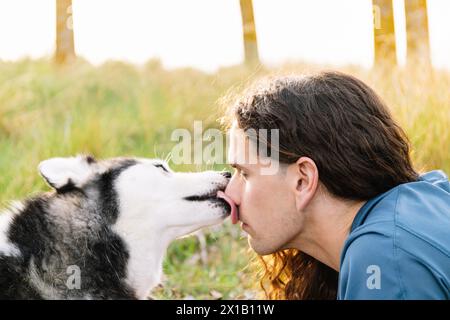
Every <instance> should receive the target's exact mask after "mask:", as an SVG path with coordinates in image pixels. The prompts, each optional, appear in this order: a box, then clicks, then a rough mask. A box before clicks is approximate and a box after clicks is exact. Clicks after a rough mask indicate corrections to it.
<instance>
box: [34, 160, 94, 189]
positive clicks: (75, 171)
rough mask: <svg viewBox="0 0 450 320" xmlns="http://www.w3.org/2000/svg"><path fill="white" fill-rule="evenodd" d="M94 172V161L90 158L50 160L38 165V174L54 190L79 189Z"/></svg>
mask: <svg viewBox="0 0 450 320" xmlns="http://www.w3.org/2000/svg"><path fill="white" fill-rule="evenodd" d="M95 171H96V170H95V159H94V158H93V157H90V156H78V157H70V158H51V159H48V160H45V161H42V162H41V163H40V164H39V172H40V174H41V175H42V177H43V178H44V179H45V180H46V181H47V183H48V184H49V185H50V186H51V187H53V188H54V189H56V190H63V189H66V188H70V187H75V188H81V187H82V186H83V185H84V184H85V183H86V182H87V181H89V179H90V178H91V177H92V175H93V174H94V173H95Z"/></svg>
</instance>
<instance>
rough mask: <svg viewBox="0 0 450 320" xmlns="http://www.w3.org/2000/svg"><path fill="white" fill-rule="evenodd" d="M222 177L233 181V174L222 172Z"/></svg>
mask: <svg viewBox="0 0 450 320" xmlns="http://www.w3.org/2000/svg"><path fill="white" fill-rule="evenodd" d="M222 175H223V176H224V177H225V178H227V179H231V172H228V171H224V172H222Z"/></svg>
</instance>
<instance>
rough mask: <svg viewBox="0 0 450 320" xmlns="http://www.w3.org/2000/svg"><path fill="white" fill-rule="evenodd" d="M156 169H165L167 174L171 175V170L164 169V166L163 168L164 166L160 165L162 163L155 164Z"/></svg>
mask: <svg viewBox="0 0 450 320" xmlns="http://www.w3.org/2000/svg"><path fill="white" fill-rule="evenodd" d="M155 167H156V168H161V169H163V170H164V171H165V172H167V173H169V170H167V169H166V167H164V166H163V165H162V164H160V163H158V164H155Z"/></svg>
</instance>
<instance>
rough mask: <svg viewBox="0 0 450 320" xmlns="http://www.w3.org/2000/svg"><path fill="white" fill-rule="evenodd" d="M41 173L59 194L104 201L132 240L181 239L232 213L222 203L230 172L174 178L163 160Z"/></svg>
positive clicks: (62, 166)
mask: <svg viewBox="0 0 450 320" xmlns="http://www.w3.org/2000/svg"><path fill="white" fill-rule="evenodd" d="M39 171H40V173H41V175H42V176H43V177H44V178H45V180H46V181H47V183H48V184H49V185H50V186H52V187H53V188H54V189H55V190H56V192H57V193H59V194H61V195H63V194H67V193H70V192H80V191H81V192H82V194H83V195H84V196H85V197H87V198H89V200H90V201H91V202H92V201H98V202H99V208H100V210H104V211H105V214H107V215H110V216H111V217H112V218H113V219H114V224H117V227H118V229H120V230H121V231H123V232H127V233H130V234H135V235H139V234H141V235H144V234H145V233H147V234H148V232H151V231H157V232H160V233H161V234H164V235H168V236H171V237H172V238H177V237H180V236H184V235H187V234H189V233H192V232H193V231H195V230H197V229H199V228H202V227H205V226H210V225H214V224H217V223H219V222H221V221H222V220H223V219H224V218H226V217H227V216H228V215H229V211H230V207H229V205H228V204H227V202H225V201H224V200H222V199H220V198H218V197H217V193H218V191H223V190H224V189H225V187H226V185H227V184H228V181H229V179H230V176H231V175H230V174H229V173H228V172H215V171H204V172H196V173H194V172H192V173H191V172H189V173H186V172H174V171H172V170H171V169H170V168H169V166H168V165H167V163H165V162H164V161H162V160H157V159H142V158H113V159H107V160H102V161H97V160H95V159H94V158H92V157H89V156H78V157H70V158H52V159H49V160H45V161H43V162H41V163H40V165H39Z"/></svg>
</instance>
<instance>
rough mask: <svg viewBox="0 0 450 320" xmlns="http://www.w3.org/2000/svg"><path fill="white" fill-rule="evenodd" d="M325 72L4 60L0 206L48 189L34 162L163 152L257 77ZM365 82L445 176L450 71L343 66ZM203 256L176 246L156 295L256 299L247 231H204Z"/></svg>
mask: <svg viewBox="0 0 450 320" xmlns="http://www.w3.org/2000/svg"><path fill="white" fill-rule="evenodd" d="M321 68H323V67H322V66H309V65H308V66H307V65H304V64H295V65H284V66H282V67H280V68H277V69H270V70H269V69H263V68H261V69H260V70H258V71H254V70H250V69H246V68H244V67H233V68H227V69H222V70H219V71H218V72H217V73H214V74H205V73H202V72H199V71H196V70H192V69H179V70H173V71H167V70H164V69H163V68H162V67H161V65H160V64H159V63H158V61H149V62H148V63H147V64H146V65H145V66H142V67H139V68H138V67H135V66H132V65H128V64H124V63H120V62H109V63H106V64H104V65H102V66H100V67H93V66H91V65H90V64H88V63H86V62H84V61H81V60H80V61H77V62H76V64H75V65H73V66H70V67H65V68H56V67H55V66H53V65H52V64H51V62H50V61H48V60H46V59H42V60H34V61H32V60H21V61H18V62H14V63H7V62H0V207H5V206H7V204H8V201H9V200H13V199H20V198H24V197H26V196H28V195H30V194H33V193H36V192H39V191H43V190H48V187H47V186H46V185H45V184H44V182H43V181H42V180H41V178H40V177H39V175H38V174H37V171H36V167H37V164H38V163H39V162H40V161H41V160H43V159H46V158H49V157H52V156H69V155H74V154H77V153H90V154H93V155H94V156H96V157H99V158H106V157H113V156H119V155H134V156H144V157H162V158H165V157H166V156H167V155H168V154H169V152H170V150H171V148H172V147H173V146H174V145H175V142H171V141H170V134H171V132H172V131H173V130H174V129H176V128H187V129H189V130H192V128H193V122H194V120H202V121H203V129H204V130H206V129H207V128H217V127H218V125H219V124H218V122H217V121H216V119H217V118H218V117H219V116H220V111H219V109H218V107H217V106H218V100H219V99H220V98H221V97H223V96H224V95H225V94H227V93H228V92H229V91H230V89H233V90H238V89H239V88H242V87H244V86H245V85H246V84H247V83H248V82H250V81H252V80H254V79H256V78H258V77H260V76H263V75H274V74H286V73H303V72H309V71H314V70H317V69H321ZM340 69H341V70H342V71H345V72H349V73H352V74H354V75H356V76H357V77H359V78H361V79H363V80H364V81H365V82H367V83H368V84H369V85H371V86H372V87H373V88H374V89H375V90H376V91H377V92H378V93H379V94H380V95H381V96H382V97H383V98H384V99H385V100H386V102H387V104H388V105H389V106H390V108H391V111H392V113H393V114H394V117H395V119H396V120H397V121H398V122H399V123H400V125H401V126H402V127H403V128H404V129H405V131H406V133H407V135H408V136H409V138H410V141H411V144H412V146H413V153H412V156H413V159H414V163H415V165H416V167H417V168H418V169H419V170H420V171H425V170H431V169H436V168H439V169H443V170H444V171H445V172H446V173H450V90H449V88H450V74H449V73H446V72H443V71H432V72H428V71H423V69H422V70H420V69H412V68H391V69H383V68H380V69H377V70H364V69H359V68H356V67H345V68H340ZM172 167H173V168H174V169H176V170H203V169H206V168H208V169H210V168H214V169H217V170H221V169H223V166H220V165H214V166H211V165H200V166H194V165H180V166H175V165H173V166H172ZM205 236H206V251H207V254H208V256H207V258H206V259H203V260H202V259H201V255H200V253H201V250H200V242H199V238H197V237H189V238H185V239H181V240H178V241H176V242H174V243H173V244H172V245H171V246H170V247H169V250H168V255H167V258H166V259H165V262H164V270H165V274H166V277H167V278H166V280H165V282H164V285H163V286H160V287H158V288H156V290H155V291H154V292H153V296H154V297H157V298H175V299H183V298H196V299H199V298H205V299H217V298H229V299H239V298H249V297H254V291H253V283H254V281H253V280H252V274H253V273H252V272H251V271H250V269H249V268H247V264H248V261H249V259H251V258H253V257H254V255H253V254H252V253H251V252H249V250H248V249H247V243H246V239H245V237H244V236H243V235H242V234H240V232H239V230H238V228H237V227H236V226H232V225H231V224H229V222H227V223H225V224H224V225H223V226H222V227H220V228H215V229H212V230H209V231H206V232H205Z"/></svg>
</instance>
